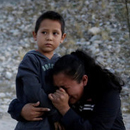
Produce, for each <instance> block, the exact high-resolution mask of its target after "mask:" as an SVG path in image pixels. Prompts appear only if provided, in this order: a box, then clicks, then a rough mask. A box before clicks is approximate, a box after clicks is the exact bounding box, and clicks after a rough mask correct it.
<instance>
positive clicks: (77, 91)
mask: <svg viewBox="0 0 130 130" xmlns="http://www.w3.org/2000/svg"><path fill="white" fill-rule="evenodd" d="M53 80H54V85H55V86H56V87H58V88H61V87H62V88H63V89H64V90H65V91H66V92H67V93H68V95H69V103H70V104H74V103H76V102H77V101H79V99H80V98H81V97H82V95H83V91H84V86H86V85H87V81H88V77H87V75H84V76H83V78H82V80H81V82H80V83H78V82H77V81H76V80H73V79H71V78H70V77H69V76H66V75H65V74H64V73H59V74H57V75H54V76H53Z"/></svg>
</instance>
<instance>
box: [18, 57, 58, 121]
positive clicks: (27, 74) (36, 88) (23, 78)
mask: <svg viewBox="0 0 130 130" xmlns="http://www.w3.org/2000/svg"><path fill="white" fill-rule="evenodd" d="M38 70H39V65H38V62H36V57H34V56H33V57H32V56H30V55H27V56H25V58H24V59H23V61H22V62H21V64H20V66H19V69H18V74H17V77H16V93H17V98H18V100H19V101H20V102H21V103H35V102H37V101H40V107H47V108H50V109H51V111H50V112H49V116H52V118H53V120H54V121H55V120H58V119H59V117H60V116H59V113H58V111H57V110H56V109H55V107H54V106H53V105H52V103H51V101H50V100H49V98H48V95H47V94H46V93H45V91H44V89H43V88H42V85H41V82H40V77H39V76H40V75H39V73H38V72H39V71H38Z"/></svg>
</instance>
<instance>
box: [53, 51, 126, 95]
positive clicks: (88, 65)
mask: <svg viewBox="0 0 130 130" xmlns="http://www.w3.org/2000/svg"><path fill="white" fill-rule="evenodd" d="M60 72H61V73H64V74H65V75H67V76H70V78H72V79H74V80H77V81H78V82H80V81H81V79H82V77H83V75H84V74H86V75H87V76H88V84H87V87H86V88H87V90H89V91H90V92H92V93H93V94H94V93H95V94H96V93H101V92H102V91H104V90H108V89H116V90H119V92H120V91H121V89H122V86H123V85H124V82H123V81H122V80H120V79H118V77H116V76H115V75H114V74H113V73H111V72H110V71H109V70H107V69H104V68H102V67H101V66H100V65H98V64H97V63H96V62H95V60H94V58H92V57H90V56H89V55H88V54H87V53H85V52H83V51H80V50H77V51H75V52H72V53H71V54H68V55H65V56H63V57H61V58H60V59H59V60H58V61H57V62H56V63H55V65H54V68H53V74H54V75H56V74H58V73H60Z"/></svg>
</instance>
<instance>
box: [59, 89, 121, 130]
mask: <svg viewBox="0 0 130 130" xmlns="http://www.w3.org/2000/svg"><path fill="white" fill-rule="evenodd" d="M119 110H120V97H119V93H118V92H116V91H111V92H107V93H105V94H104V96H103V98H102V99H101V100H100V102H99V103H97V104H96V105H95V107H94V111H93V115H92V117H91V120H87V119H85V120H84V119H83V118H82V117H80V116H79V115H78V114H77V113H75V112H74V111H73V110H72V109H70V110H69V111H68V112H67V113H66V114H65V115H64V116H63V117H62V119H61V122H62V123H63V125H64V126H65V128H66V129H67V130H111V129H112V126H113V124H114V121H115V118H116V116H117V114H118V112H119Z"/></svg>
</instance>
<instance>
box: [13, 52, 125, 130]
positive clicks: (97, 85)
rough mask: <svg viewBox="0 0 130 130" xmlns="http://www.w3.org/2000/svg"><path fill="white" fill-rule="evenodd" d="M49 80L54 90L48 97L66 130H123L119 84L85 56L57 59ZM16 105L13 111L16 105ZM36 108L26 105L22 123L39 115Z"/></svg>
mask: <svg viewBox="0 0 130 130" xmlns="http://www.w3.org/2000/svg"><path fill="white" fill-rule="evenodd" d="M53 79H54V85H55V87H56V88H57V90H56V92H55V93H51V94H49V98H50V100H51V101H52V103H53V105H54V106H55V107H56V108H57V109H58V111H59V112H60V113H61V115H62V118H61V121H60V123H61V124H63V126H64V127H65V129H66V130H125V126H124V123H123V119H122V113H121V100H120V92H121V89H122V86H123V82H122V81H121V80H119V79H118V78H117V77H116V76H115V75H114V74H112V73H111V72H109V71H108V70H106V69H104V68H102V67H101V66H99V65H98V64H96V63H95V61H94V59H93V58H91V57H90V56H89V55H87V54H86V53H84V52H83V51H76V52H72V53H71V54H70V55H65V56H63V57H61V58H60V59H59V60H58V61H57V62H56V63H55V65H54V68H53ZM16 104H17V105H15V108H17V107H16V106H18V104H20V103H18V102H17V103H16ZM19 106H20V105H19ZM37 109H38V108H36V107H33V105H31V104H26V105H25V106H24V107H23V109H22V112H21V115H22V116H23V117H24V118H25V119H26V120H27V119H28V117H29V116H30V115H33V117H32V118H31V119H30V120H34V119H36V118H39V116H38V115H39V114H38V113H41V112H40V111H41V110H39V111H38V112H36V111H37ZM42 111H44V110H42ZM27 113H28V114H27ZM30 113H33V114H30ZM35 113H37V115H36V114H35Z"/></svg>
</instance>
